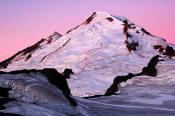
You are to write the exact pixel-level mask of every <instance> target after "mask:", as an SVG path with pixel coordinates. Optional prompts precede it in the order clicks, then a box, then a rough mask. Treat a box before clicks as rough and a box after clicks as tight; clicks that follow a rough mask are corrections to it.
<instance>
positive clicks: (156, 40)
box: [0, 12, 175, 96]
mask: <svg viewBox="0 0 175 116" xmlns="http://www.w3.org/2000/svg"><path fill="white" fill-rule="evenodd" d="M174 49H175V45H172V44H169V43H167V42H166V41H165V40H164V39H162V38H160V37H156V36H154V35H152V34H150V33H149V32H147V31H146V30H145V29H144V28H142V27H140V26H138V25H136V24H134V23H133V22H131V21H130V20H128V19H127V18H125V17H121V16H113V15H110V14H108V13H104V12H95V13H93V14H92V15H91V16H90V17H89V18H88V19H87V20H86V21H84V22H83V23H82V24H80V25H78V26H77V27H75V28H73V29H71V30H70V31H68V32H67V33H66V34H65V35H63V36H61V35H60V34H59V33H57V32H55V33H54V34H53V35H51V36H49V37H48V38H47V39H42V40H40V41H39V42H37V43H36V44H34V45H33V46H30V47H28V48H26V49H24V50H22V51H20V52H18V53H17V54H15V55H13V56H12V57H10V58H9V59H7V60H5V61H3V62H1V63H0V69H1V70H2V71H7V72H8V71H13V70H22V69H43V68H55V69H57V70H58V71H59V72H63V71H64V69H66V68H71V69H72V70H73V72H74V73H75V74H74V75H72V76H71V79H70V80H69V85H70V88H71V91H72V94H73V95H77V96H91V95H97V94H104V92H105V90H106V89H107V88H108V87H109V86H110V85H111V83H112V82H113V80H114V77H116V76H119V75H127V74H128V73H138V72H141V71H142V68H143V67H146V66H147V64H148V63H149V61H150V59H151V58H152V57H154V56H156V55H160V56H162V57H164V59H165V62H164V63H165V65H163V64H164V63H163V64H161V66H162V67H163V66H167V65H168V66H170V67H171V66H172V65H171V63H172V62H175V61H174V56H175V50H174ZM170 61H171V63H170ZM158 66H159V64H158ZM160 70H161V69H160Z"/></svg>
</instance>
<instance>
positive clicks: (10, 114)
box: [0, 112, 23, 116]
mask: <svg viewBox="0 0 175 116" xmlns="http://www.w3.org/2000/svg"><path fill="white" fill-rule="evenodd" d="M0 116H23V115H19V114H12V113H3V112H0Z"/></svg>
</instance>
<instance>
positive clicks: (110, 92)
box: [105, 73, 135, 96]
mask: <svg viewBox="0 0 175 116" xmlns="http://www.w3.org/2000/svg"><path fill="white" fill-rule="evenodd" d="M133 77H135V75H134V74H132V73H129V74H128V75H126V76H117V77H116V78H115V79H114V81H113V84H112V85H111V86H110V87H109V88H108V89H107V91H106V93H105V95H106V96H109V95H113V94H114V93H115V92H117V91H118V85H119V84H120V83H121V82H126V81H127V80H128V79H132V78H133Z"/></svg>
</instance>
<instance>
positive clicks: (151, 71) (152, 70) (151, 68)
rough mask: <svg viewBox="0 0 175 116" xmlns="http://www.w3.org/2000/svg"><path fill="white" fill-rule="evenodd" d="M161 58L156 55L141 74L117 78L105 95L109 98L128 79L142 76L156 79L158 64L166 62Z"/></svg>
mask: <svg viewBox="0 0 175 116" xmlns="http://www.w3.org/2000/svg"><path fill="white" fill-rule="evenodd" d="M160 57H161V56H159V55H156V56H154V57H153V58H152V59H151V60H150V61H149V63H148V65H147V67H144V68H143V69H142V72H141V73H137V74H132V73H129V74H128V75H126V76H117V77H115V79H114V81H113V84H112V85H111V86H110V87H109V88H108V89H107V91H106V93H105V95H107V96H109V95H113V94H114V93H115V92H117V91H118V85H119V84H120V83H122V82H126V81H127V80H128V79H132V78H133V77H135V76H142V75H147V76H152V77H155V76H157V69H156V65H157V63H158V62H160V61H164V60H159V58H160Z"/></svg>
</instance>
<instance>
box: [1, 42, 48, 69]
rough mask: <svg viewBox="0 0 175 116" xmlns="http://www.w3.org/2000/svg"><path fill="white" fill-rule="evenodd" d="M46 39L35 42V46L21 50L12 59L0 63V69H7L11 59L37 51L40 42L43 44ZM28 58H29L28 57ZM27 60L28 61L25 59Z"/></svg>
mask: <svg viewBox="0 0 175 116" xmlns="http://www.w3.org/2000/svg"><path fill="white" fill-rule="evenodd" d="M45 40H46V39H41V40H40V41H39V42H37V43H36V44H34V45H32V46H30V47H27V48H26V49H24V50H22V51H19V52H18V53H16V54H15V55H13V56H12V57H10V58H8V59H6V60H4V61H2V62H0V69H4V68H7V66H8V64H10V63H11V61H12V60H13V59H15V58H16V57H17V56H18V55H23V56H24V55H26V54H28V53H33V52H34V51H35V50H37V49H38V48H40V47H41V46H40V44H41V43H42V42H44V41H45ZM29 58H30V57H29ZM27 60H28V59H27Z"/></svg>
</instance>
